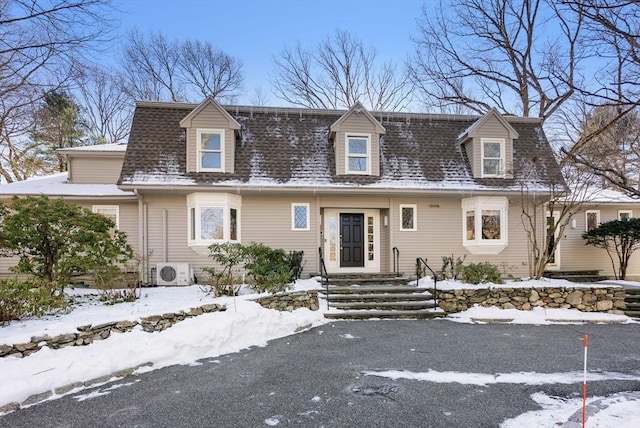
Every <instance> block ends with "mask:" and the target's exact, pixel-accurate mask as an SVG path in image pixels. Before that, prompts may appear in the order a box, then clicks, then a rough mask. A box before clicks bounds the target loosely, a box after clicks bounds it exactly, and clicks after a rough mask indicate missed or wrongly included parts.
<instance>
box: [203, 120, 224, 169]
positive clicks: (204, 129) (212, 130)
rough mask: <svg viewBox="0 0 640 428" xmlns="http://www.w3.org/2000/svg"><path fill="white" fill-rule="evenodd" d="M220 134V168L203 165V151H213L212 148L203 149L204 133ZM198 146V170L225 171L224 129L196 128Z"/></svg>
mask: <svg viewBox="0 0 640 428" xmlns="http://www.w3.org/2000/svg"><path fill="white" fill-rule="evenodd" d="M204 133H209V134H216V133H217V134H220V168H204V167H203V166H202V153H203V152H204V153H206V152H211V151H210V150H202V134H204ZM196 146H197V153H196V156H197V158H196V159H197V164H196V165H197V171H198V172H224V159H225V155H224V152H225V132H224V129H212V128H198V129H196Z"/></svg>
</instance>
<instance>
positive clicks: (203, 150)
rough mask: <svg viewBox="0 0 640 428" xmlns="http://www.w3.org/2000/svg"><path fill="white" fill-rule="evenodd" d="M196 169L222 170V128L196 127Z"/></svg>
mask: <svg viewBox="0 0 640 428" xmlns="http://www.w3.org/2000/svg"><path fill="white" fill-rule="evenodd" d="M197 133H198V170H199V171H213V172H223V171H224V130H221V129H198V130H197Z"/></svg>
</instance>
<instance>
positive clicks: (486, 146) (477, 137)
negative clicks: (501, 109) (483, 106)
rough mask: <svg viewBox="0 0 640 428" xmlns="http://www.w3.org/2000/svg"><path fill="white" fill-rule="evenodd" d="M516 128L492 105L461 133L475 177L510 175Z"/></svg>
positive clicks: (461, 139) (511, 173)
mask: <svg viewBox="0 0 640 428" xmlns="http://www.w3.org/2000/svg"><path fill="white" fill-rule="evenodd" d="M517 138H518V132H517V131H516V130H515V129H513V127H512V126H511V125H510V124H509V122H507V120H506V119H505V118H504V117H503V116H502V115H501V114H500V113H498V111H497V110H496V109H491V110H489V111H488V112H487V114H485V115H484V116H482V117H481V118H480V119H478V120H477V121H475V122H474V123H473V124H472V125H471V126H470V127H468V128H467V129H466V130H465V131H464V132H463V133H462V134H460V137H459V141H460V142H461V144H462V147H463V148H464V150H465V151H466V153H467V157H468V158H469V162H470V163H471V170H472V173H473V177H474V178H513V140H515V139H517Z"/></svg>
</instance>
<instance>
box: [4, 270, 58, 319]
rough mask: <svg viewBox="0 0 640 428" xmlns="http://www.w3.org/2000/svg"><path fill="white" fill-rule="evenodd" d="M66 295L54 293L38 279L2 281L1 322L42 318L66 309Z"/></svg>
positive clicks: (56, 291)
mask: <svg viewBox="0 0 640 428" xmlns="http://www.w3.org/2000/svg"><path fill="white" fill-rule="evenodd" d="M66 307H67V303H66V301H65V297H64V293H62V292H60V291H58V290H54V291H53V292H52V291H51V290H50V289H49V287H47V286H46V284H43V283H42V282H41V281H40V280H38V279H36V278H28V279H24V280H23V279H18V278H14V279H7V280H2V281H0V321H2V322H5V321H11V320H18V319H21V318H23V317H26V316H42V315H45V314H46V313H49V312H52V311H54V310H59V309H66Z"/></svg>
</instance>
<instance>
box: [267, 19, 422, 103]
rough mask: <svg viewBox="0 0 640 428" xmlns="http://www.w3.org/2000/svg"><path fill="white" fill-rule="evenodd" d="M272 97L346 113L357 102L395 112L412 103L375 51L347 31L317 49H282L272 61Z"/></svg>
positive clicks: (399, 76)
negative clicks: (342, 110) (339, 109)
mask: <svg viewBox="0 0 640 428" xmlns="http://www.w3.org/2000/svg"><path fill="white" fill-rule="evenodd" d="M274 64H275V71H274V75H273V76H272V84H273V91H274V94H275V96H276V97H278V98H280V99H282V100H284V101H286V102H288V103H291V104H294V105H299V106H304V107H309V108H323V109H338V108H348V107H350V106H351V105H353V104H354V103H355V102H356V101H360V102H362V103H363V104H365V105H366V107H367V108H370V109H372V110H389V111H397V110H402V109H405V108H406V107H407V106H408V104H409V103H410V101H411V91H410V87H409V86H408V85H407V83H406V78H405V76H404V75H403V74H399V73H398V71H397V67H396V66H395V65H394V64H393V63H391V62H387V63H383V64H380V63H379V62H378V61H377V55H376V51H375V49H374V48H366V47H365V46H364V45H363V43H362V42H361V41H360V40H358V39H356V38H355V37H354V36H352V35H351V34H349V33H348V32H346V31H338V32H337V33H336V34H335V35H334V36H333V37H328V38H327V39H325V40H324V41H323V42H322V43H321V44H320V45H319V46H316V47H313V48H304V47H303V46H302V45H301V44H300V43H298V44H297V45H296V47H295V48H293V49H292V48H285V49H284V50H283V51H282V52H281V53H280V54H279V55H278V56H276V57H274Z"/></svg>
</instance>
